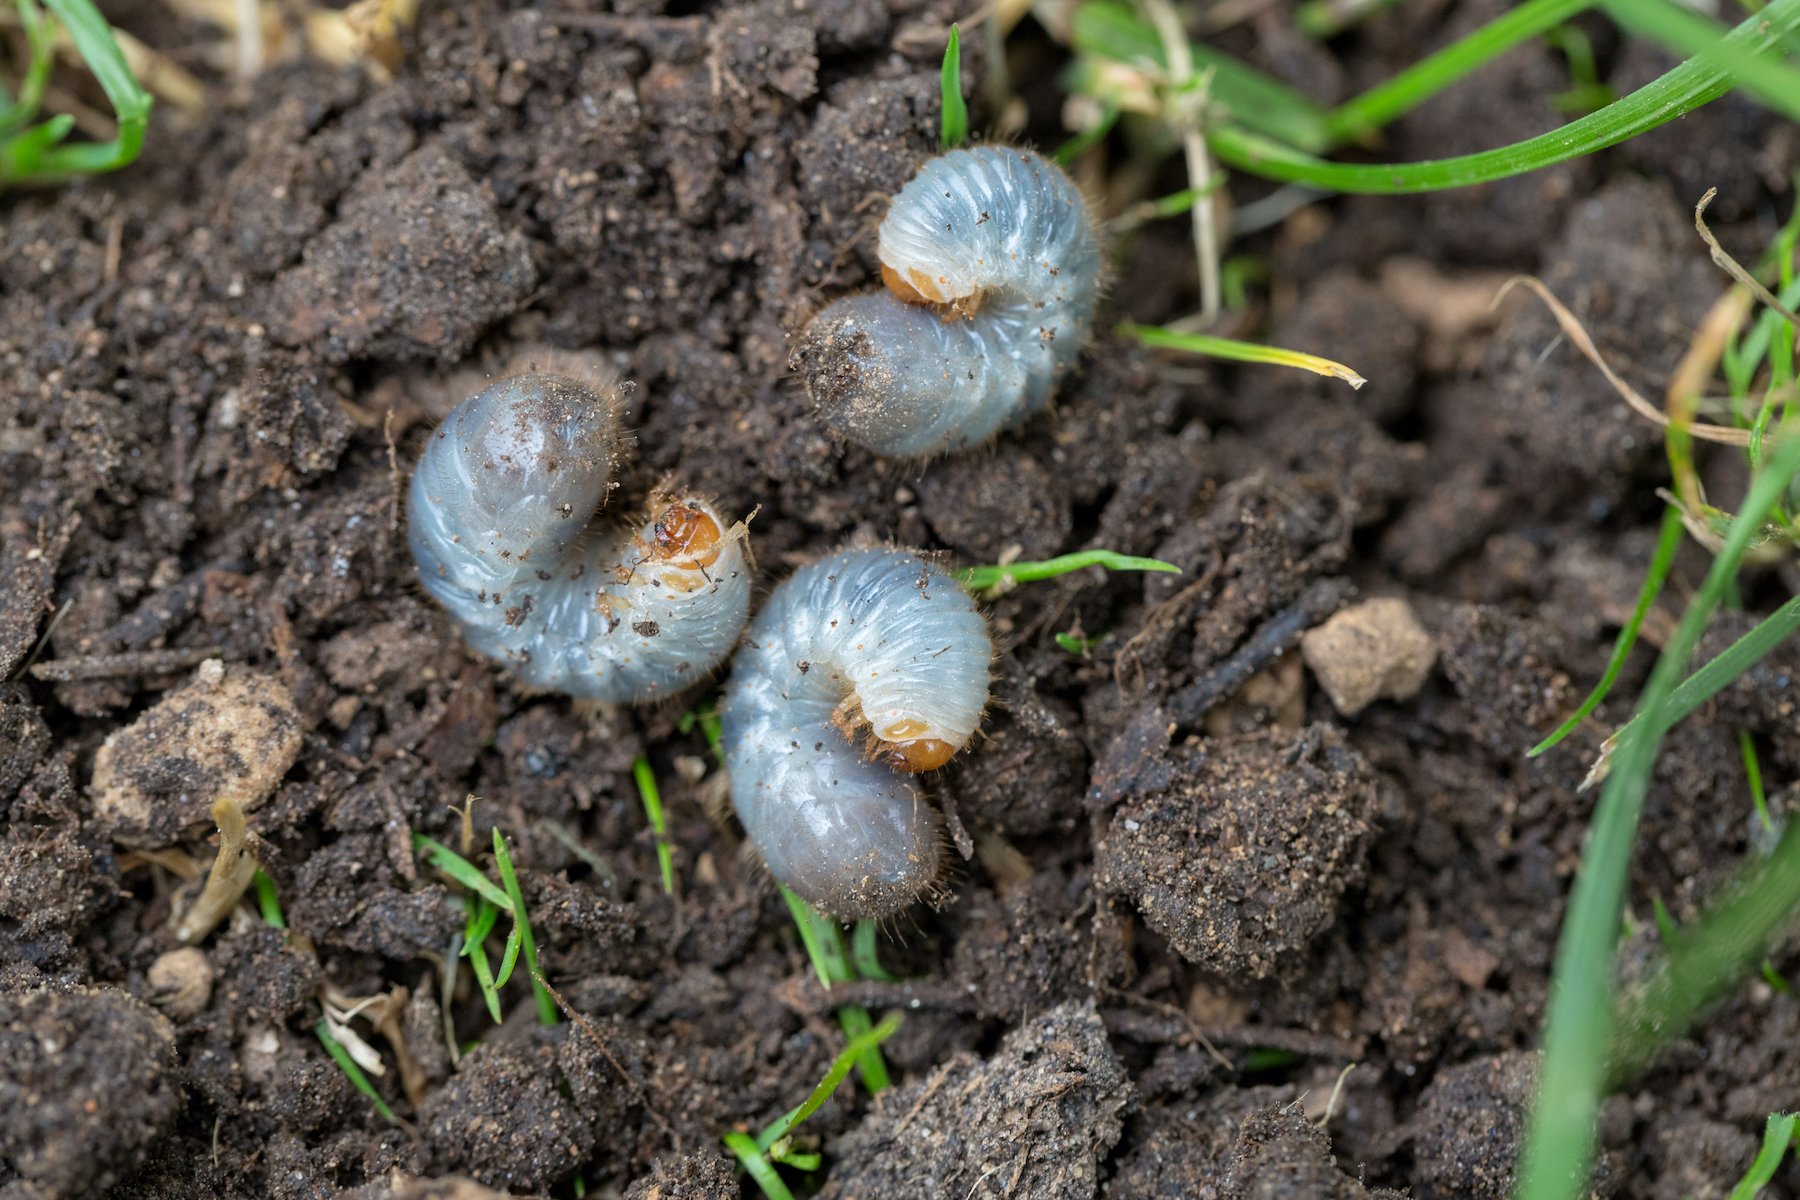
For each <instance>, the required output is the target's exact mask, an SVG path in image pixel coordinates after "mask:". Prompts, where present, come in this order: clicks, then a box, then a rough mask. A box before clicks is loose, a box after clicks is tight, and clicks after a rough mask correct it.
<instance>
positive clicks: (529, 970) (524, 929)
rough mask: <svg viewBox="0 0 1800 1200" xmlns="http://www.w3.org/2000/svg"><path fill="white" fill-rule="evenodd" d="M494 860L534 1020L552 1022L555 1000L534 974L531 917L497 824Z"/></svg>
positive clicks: (495, 828) (534, 963)
mask: <svg viewBox="0 0 1800 1200" xmlns="http://www.w3.org/2000/svg"><path fill="white" fill-rule="evenodd" d="M494 863H495V865H497V866H498V867H499V868H500V882H501V883H503V884H505V885H506V895H507V898H508V899H510V900H511V901H512V906H511V909H510V911H511V912H512V915H513V921H514V922H515V924H516V926H517V928H518V933H519V942H520V945H521V946H522V948H523V949H524V951H525V973H526V974H527V975H529V976H530V977H531V994H532V996H533V998H535V999H536V1000H537V1013H538V1024H540V1025H554V1024H556V1000H555V998H554V997H553V996H551V995H550V989H548V988H546V987H545V986H544V981H543V980H542V979H540V978H538V976H539V971H538V952H537V939H536V938H534V937H532V936H531V921H530V920H529V919H527V917H526V916H525V897H524V896H523V895H522V894H521V893H520V892H519V877H518V875H517V874H515V873H514V872H513V864H512V855H511V854H510V853H509V852H508V851H507V849H506V839H505V838H504V837H502V836H501V835H500V827H499V826H498V825H496V826H494Z"/></svg>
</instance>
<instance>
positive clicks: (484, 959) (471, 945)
mask: <svg viewBox="0 0 1800 1200" xmlns="http://www.w3.org/2000/svg"><path fill="white" fill-rule="evenodd" d="M463 953H465V954H467V955H468V956H469V966H470V967H472V968H473V969H474V971H475V986H476V987H477V988H478V989H480V991H481V999H482V1000H483V1002H485V1003H486V1004H487V1010H488V1016H490V1017H492V1018H494V1024H496V1025H499V1024H501V1023H502V1022H504V1021H505V1019H506V1017H505V1014H504V1013H503V1012H502V1010H501V1007H500V989H499V987H498V986H497V985H496V984H495V983H494V968H493V966H492V965H491V964H490V963H489V962H488V956H487V947H486V946H483V945H481V944H480V943H479V942H471V941H469V939H468V938H466V937H465V938H464V939H463Z"/></svg>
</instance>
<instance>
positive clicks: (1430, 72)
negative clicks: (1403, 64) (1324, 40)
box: [1325, 0, 1595, 143]
mask: <svg viewBox="0 0 1800 1200" xmlns="http://www.w3.org/2000/svg"><path fill="white" fill-rule="evenodd" d="M1594 2H1595V0H1525V3H1523V4H1521V5H1519V6H1518V7H1517V8H1512V9H1508V10H1507V11H1506V12H1504V13H1502V14H1501V15H1500V16H1498V17H1496V18H1495V19H1494V20H1492V21H1489V22H1487V24H1485V25H1483V26H1481V28H1479V29H1477V30H1475V32H1473V33H1471V34H1469V35H1468V36H1466V37H1463V38H1459V39H1457V40H1456V41H1454V42H1452V43H1451V44H1450V45H1448V46H1445V47H1444V48H1443V49H1442V50H1439V51H1438V52H1437V53H1435V54H1432V55H1429V56H1427V57H1425V58H1423V59H1421V60H1419V61H1418V62H1416V63H1414V64H1413V65H1412V66H1410V67H1408V68H1407V69H1406V70H1404V71H1402V72H1400V73H1399V74H1398V75H1396V76H1394V77H1393V78H1392V79H1390V80H1388V81H1387V82H1386V83H1383V84H1379V85H1378V86H1376V87H1373V88H1371V89H1369V90H1368V91H1366V92H1364V93H1363V94H1362V95H1360V96H1357V97H1356V98H1355V99H1353V100H1350V101H1349V102H1347V103H1345V104H1342V105H1339V106H1338V107H1337V108H1334V109H1332V110H1331V112H1330V113H1328V114H1326V117H1325V129H1326V133H1327V135H1328V136H1329V137H1330V139H1331V141H1332V142H1333V143H1341V142H1346V141H1352V140H1356V139H1361V138H1364V137H1367V136H1368V135H1369V134H1371V133H1373V132H1374V131H1376V130H1378V129H1381V128H1383V127H1384V126H1386V125H1388V124H1390V123H1392V122H1393V121H1394V120H1395V119H1396V118H1397V117H1400V116H1401V115H1403V114H1405V113H1408V112H1411V111H1412V110H1413V109H1415V108H1417V107H1418V106H1419V105H1421V104H1423V103H1424V102H1425V101H1427V100H1429V99H1431V97H1433V96H1435V95H1437V94H1438V93H1439V92H1441V91H1443V90H1444V89H1445V88H1447V87H1449V86H1450V85H1451V84H1453V83H1455V82H1457V81H1458V80H1460V79H1463V78H1465V77H1467V76H1468V75H1470V74H1472V73H1473V72H1475V71H1476V70H1478V69H1480V68H1481V67H1482V66H1484V65H1486V64H1487V63H1489V62H1491V61H1492V60H1494V59H1496V58H1498V57H1499V56H1500V55H1502V54H1505V53H1506V52H1507V51H1508V50H1511V49H1512V48H1513V47H1515V46H1517V45H1519V44H1521V43H1523V42H1528V41H1530V40H1531V39H1532V38H1534V37H1538V36H1539V35H1541V34H1544V33H1546V32H1548V31H1549V30H1551V29H1553V28H1555V27H1556V26H1558V25H1561V24H1562V23H1563V22H1564V21H1567V20H1569V19H1570V18H1571V17H1574V16H1576V15H1577V14H1579V13H1582V12H1584V11H1586V10H1587V9H1589V8H1591V7H1593V5H1594Z"/></svg>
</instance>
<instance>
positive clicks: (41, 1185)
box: [0, 988, 181, 1200]
mask: <svg viewBox="0 0 1800 1200" xmlns="http://www.w3.org/2000/svg"><path fill="white" fill-rule="evenodd" d="M0 1063H4V1064H5V1067H4V1069H0V1184H5V1183H6V1182H7V1181H8V1180H9V1179H10V1180H12V1181H15V1182H16V1184H17V1187H18V1195H19V1196H20V1198H21V1200H38V1198H42V1200H62V1198H64V1197H68V1198H71V1200H73V1198H74V1197H84V1196H91V1195H94V1194H96V1193H98V1192H99V1191H101V1190H103V1189H105V1188H108V1187H111V1186H112V1185H113V1184H114V1183H116V1182H118V1181H119V1179H120V1178H121V1177H122V1176H123V1175H124V1174H125V1173H126V1172H128V1171H129V1170H131V1168H132V1167H134V1166H135V1165H136V1164H137V1163H138V1162H139V1160H141V1159H142V1158H143V1156H144V1153H145V1151H146V1150H147V1149H148V1148H149V1146H150V1144H151V1143H152V1142H154V1141H155V1140H156V1139H158V1138H160V1137H162V1136H163V1135H164V1134H165V1133H167V1132H168V1131H169V1128H170V1126H171V1125H172V1124H173V1123H174V1121H175V1114H176V1111H177V1109H179V1107H180V1105H181V1089H180V1086H179V1084H178V1083H177V1076H176V1069H175V1045H174V1031H173V1030H172V1029H171V1028H170V1026H169V1023H168V1021H167V1020H165V1019H164V1018H163V1017H161V1016H159V1015H158V1014H157V1013H155V1012H153V1011H152V1010H151V1009H150V1008H148V1007H146V1006H145V1005H144V1004H142V1003H140V1002H139V1001H137V1000H134V999H132V998H131V997H130V996H128V995H126V994H125V993H124V992H121V991H117V990H115V989H111V988H100V989H91V990H89V989H83V990H77V991H73V992H67V993H59V992H51V991H43V990H39V991H29V992H25V993H22V994H13V995H7V996H0ZM4 1190H5V1191H6V1192H7V1195H8V1196H9V1197H10V1196H12V1195H13V1194H14V1188H13V1187H6V1188H5V1189H4Z"/></svg>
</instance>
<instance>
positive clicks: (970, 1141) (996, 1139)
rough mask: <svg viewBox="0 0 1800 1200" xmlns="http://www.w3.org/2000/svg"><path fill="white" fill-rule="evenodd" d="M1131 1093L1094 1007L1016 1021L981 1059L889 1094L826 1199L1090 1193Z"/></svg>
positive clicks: (843, 1149)
mask: <svg viewBox="0 0 1800 1200" xmlns="http://www.w3.org/2000/svg"><path fill="white" fill-rule="evenodd" d="M1131 1095H1132V1088H1131V1084H1130V1082H1129V1080H1128V1079H1127V1078H1126V1075H1125V1068H1124V1065H1123V1064H1122V1063H1121V1062H1120V1061H1119V1059H1118V1058H1117V1056H1115V1055H1114V1054H1113V1051H1112V1047H1111V1046H1110V1045H1109V1044H1108V1043H1107V1040H1106V1030H1105V1028H1104V1027H1103V1026H1102V1025H1101V1023H1100V1018H1099V1015H1098V1014H1097V1013H1096V1012H1095V1011H1094V1007H1093V1004H1092V1003H1091V1002H1089V1003H1070V1004H1064V1005H1061V1006H1059V1007H1057V1008H1054V1009H1051V1010H1050V1011H1049V1012H1047V1013H1045V1014H1044V1015H1043V1016H1042V1017H1039V1018H1038V1019H1037V1020H1035V1021H1033V1022H1032V1023H1031V1024H1029V1025H1024V1026H1021V1027H1019V1028H1017V1029H1015V1030H1013V1031H1012V1032H1011V1033H1009V1034H1008V1035H1007V1036H1006V1038H1005V1039H1004V1040H1003V1041H1002V1042H1001V1043H1000V1049H999V1051H998V1052H997V1053H996V1054H995V1055H994V1056H993V1057H992V1058H990V1059H988V1060H987V1061H986V1062H983V1061H981V1060H980V1059H977V1058H975V1057H974V1056H972V1055H966V1054H965V1055H959V1056H958V1057H956V1058H953V1059H951V1060H950V1061H949V1062H947V1063H945V1064H944V1065H943V1066H942V1067H940V1068H939V1069H938V1070H937V1071H936V1072H934V1073H932V1074H931V1075H930V1076H928V1077H926V1078H923V1079H918V1080H915V1081H913V1082H912V1083H909V1084H907V1085H906V1086H905V1087H901V1088H898V1089H895V1090H894V1091H891V1092H887V1093H884V1094H883V1095H882V1096H881V1098H880V1099H879V1100H878V1101H877V1104H876V1110H875V1112H874V1113H873V1114H871V1115H870V1116H869V1117H868V1118H867V1119H866V1120H865V1121H864V1122H863V1123H862V1125H861V1126H860V1127H859V1128H857V1129H855V1130H853V1131H851V1132H850V1133H849V1134H847V1135H845V1137H844V1138H843V1139H842V1140H841V1141H840V1142H839V1143H838V1144H837V1149H838V1151H839V1153H840V1154H841V1155H842V1157H841V1158H840V1159H839V1160H838V1162H837V1163H836V1164H835V1166H834V1167H833V1169H832V1172H831V1176H830V1178H829V1179H827V1180H826V1183H825V1190H824V1191H823V1192H821V1193H820V1195H821V1196H822V1197H828V1198H836V1200H850V1198H851V1197H862V1196H968V1195H973V1194H975V1192H976V1189H977V1186H978V1185H979V1184H980V1183H981V1182H982V1181H983V1180H987V1181H989V1182H990V1183H992V1184H993V1185H994V1187H993V1189H992V1190H993V1191H994V1192H995V1193H996V1194H1003V1195H1014V1196H1032V1197H1035V1198H1037V1200H1075V1198H1077V1197H1090V1196H1093V1195H1095V1193H1096V1189H1097V1187H1098V1167H1097V1164H1098V1162H1099V1160H1100V1159H1102V1158H1103V1157H1104V1156H1105V1155H1106V1152H1107V1151H1108V1150H1110V1149H1112V1147H1113V1144H1114V1143H1115V1142H1117V1141H1118V1139H1119V1130H1120V1113H1121V1111H1122V1110H1123V1109H1124V1107H1125V1105H1126V1104H1127V1102H1129V1100H1130V1099H1131Z"/></svg>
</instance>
